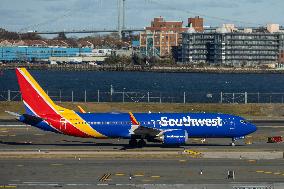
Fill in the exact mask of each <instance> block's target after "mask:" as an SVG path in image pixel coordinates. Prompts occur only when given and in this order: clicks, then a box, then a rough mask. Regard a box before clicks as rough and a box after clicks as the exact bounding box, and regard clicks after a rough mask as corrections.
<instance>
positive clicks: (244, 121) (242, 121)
mask: <svg viewBox="0 0 284 189" xmlns="http://www.w3.org/2000/svg"><path fill="white" fill-rule="evenodd" d="M240 122H241V123H244V124H247V123H248V121H246V120H240Z"/></svg>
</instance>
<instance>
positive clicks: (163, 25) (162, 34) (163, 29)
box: [140, 17, 188, 57]
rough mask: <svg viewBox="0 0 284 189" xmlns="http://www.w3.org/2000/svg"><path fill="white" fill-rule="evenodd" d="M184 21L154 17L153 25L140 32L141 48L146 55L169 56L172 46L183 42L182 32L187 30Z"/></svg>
mask: <svg viewBox="0 0 284 189" xmlns="http://www.w3.org/2000/svg"><path fill="white" fill-rule="evenodd" d="M187 30H188V28H184V27H183V22H182V21H165V19H164V18H162V17H158V18H154V20H153V21H152V22H151V26H149V27H146V29H145V32H142V33H140V49H141V52H142V54H144V55H146V56H158V57H169V56H171V52H172V47H176V46H178V45H179V44H181V37H182V35H181V33H182V32H185V31H187Z"/></svg>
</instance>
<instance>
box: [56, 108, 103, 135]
mask: <svg viewBox="0 0 284 189" xmlns="http://www.w3.org/2000/svg"><path fill="white" fill-rule="evenodd" d="M56 109H57V110H58V112H59V114H60V115H61V116H62V117H64V118H65V119H66V120H67V121H68V122H69V123H71V124H72V125H73V126H74V127H76V128H77V129H79V130H80V131H82V132H84V133H86V134H88V135H90V136H92V137H95V138H107V137H106V136H104V135H102V134H101V133H99V132H97V131H96V130H95V129H93V128H92V127H91V126H90V125H89V124H88V123H87V122H86V121H85V120H84V119H82V118H81V117H80V116H79V115H78V114H77V113H76V112H74V111H73V110H69V109H66V108H62V107H60V106H57V108H56Z"/></svg>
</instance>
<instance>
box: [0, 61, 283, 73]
mask: <svg viewBox="0 0 284 189" xmlns="http://www.w3.org/2000/svg"><path fill="white" fill-rule="evenodd" d="M17 67H25V68H28V69H30V70H54V71H119V72H123V71H125V72H157V73H216V74H284V69H256V68H225V67H219V68H217V67H204V68H192V67H182V66H176V67H170V66H154V67H151V68H149V67H145V68H143V67H141V66H120V65H111V66H110V65H101V66H92V65H87V64H74V65H71V64H68V65H50V64H13V63H10V64H5V65H3V64H2V65H1V64H0V70H11V69H15V68H17Z"/></svg>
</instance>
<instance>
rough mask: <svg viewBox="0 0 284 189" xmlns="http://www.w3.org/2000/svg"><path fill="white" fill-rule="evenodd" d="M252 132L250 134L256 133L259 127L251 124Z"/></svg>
mask: <svg viewBox="0 0 284 189" xmlns="http://www.w3.org/2000/svg"><path fill="white" fill-rule="evenodd" d="M250 130H251V132H250V133H254V132H255V131H256V130H257V127H256V126H255V125H254V124H252V123H251V124H250Z"/></svg>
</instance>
